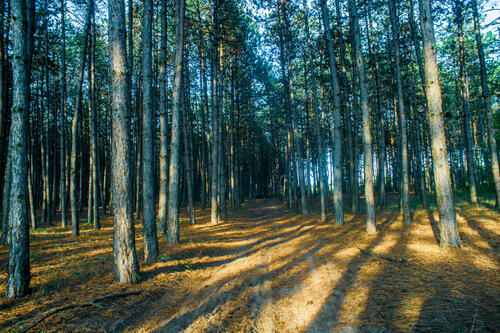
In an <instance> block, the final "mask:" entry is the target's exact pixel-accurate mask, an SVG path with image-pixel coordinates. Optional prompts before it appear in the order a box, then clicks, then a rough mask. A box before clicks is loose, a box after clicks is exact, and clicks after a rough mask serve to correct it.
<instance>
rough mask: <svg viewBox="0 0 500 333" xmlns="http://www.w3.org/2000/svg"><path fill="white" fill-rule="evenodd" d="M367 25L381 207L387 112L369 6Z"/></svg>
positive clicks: (383, 184)
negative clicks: (383, 98)
mask: <svg viewBox="0 0 500 333" xmlns="http://www.w3.org/2000/svg"><path fill="white" fill-rule="evenodd" d="M367 21H368V22H367V25H368V26H369V27H370V32H368V33H367V35H368V50H369V53H370V58H373V61H374V62H375V75H374V79H375V90H376V96H377V122H378V126H377V129H378V130H377V135H378V140H377V158H378V161H377V163H378V196H379V197H378V205H379V206H380V207H384V206H385V200H386V198H385V178H386V171H385V158H386V151H385V150H386V143H385V113H384V110H383V108H382V84H381V82H380V81H381V73H380V62H379V56H378V50H377V49H376V44H377V43H376V41H375V36H373V38H370V36H371V35H372V34H373V28H372V22H371V15H370V9H369V8H368V10H367Z"/></svg>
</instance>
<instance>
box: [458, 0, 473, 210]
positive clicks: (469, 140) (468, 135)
mask: <svg viewBox="0 0 500 333" xmlns="http://www.w3.org/2000/svg"><path fill="white" fill-rule="evenodd" d="M462 7H463V3H462V0H455V8H454V10H455V15H456V23H457V38H458V57H459V59H458V63H459V67H460V91H461V95H462V96H461V97H462V111H463V117H464V131H465V152H466V156H467V172H468V176H469V177H468V179H469V191H470V201H471V202H472V203H477V183H476V179H477V178H476V177H477V175H476V162H475V158H474V139H473V136H472V115H471V110H470V97H469V79H468V77H467V68H466V65H465V46H464V34H463V21H464V18H463V13H462V9H463V8H462Z"/></svg>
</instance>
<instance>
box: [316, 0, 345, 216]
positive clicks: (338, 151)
mask: <svg viewBox="0 0 500 333" xmlns="http://www.w3.org/2000/svg"><path fill="white" fill-rule="evenodd" d="M320 5H321V16H322V20H323V26H324V30H325V35H326V41H327V47H328V57H329V65H330V80H331V84H332V89H333V124H334V125H333V126H334V133H333V135H334V140H333V141H334V144H333V145H334V148H333V155H334V156H333V170H334V171H333V187H334V192H333V200H334V203H335V223H336V224H344V208H343V198H342V195H343V191H342V165H343V162H342V133H341V126H342V124H341V116H340V88H339V80H338V77H337V69H336V68H335V52H334V49H333V38H332V31H331V25H330V14H329V13H328V8H327V7H326V0H321V1H320Z"/></svg>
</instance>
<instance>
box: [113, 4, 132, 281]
mask: <svg viewBox="0 0 500 333" xmlns="http://www.w3.org/2000/svg"><path fill="white" fill-rule="evenodd" d="M108 14H109V44H110V66H111V118H112V119H113V121H112V130H113V134H112V143H111V151H112V153H111V177H112V194H111V196H112V206H113V223H114V237H113V256H114V266H115V279H116V280H117V281H119V282H126V283H136V282H138V281H139V278H140V276H139V264H138V262H137V254H136V251H135V230H134V216H133V207H132V200H131V199H132V197H131V195H132V193H131V188H132V187H131V177H130V146H129V142H130V140H129V135H130V132H129V131H130V126H129V122H130V119H129V114H128V97H127V96H128V94H130V91H129V90H128V87H127V83H128V82H127V81H128V80H127V68H128V67H127V49H126V30H125V4H124V1H123V0H110V1H109V2H108Z"/></svg>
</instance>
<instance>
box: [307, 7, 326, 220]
mask: <svg viewBox="0 0 500 333" xmlns="http://www.w3.org/2000/svg"><path fill="white" fill-rule="evenodd" d="M304 11H305V21H304V24H305V29H306V38H307V56H308V58H309V59H308V60H309V61H308V66H309V72H310V75H311V78H310V83H311V84H310V87H311V90H312V107H313V113H314V129H315V131H316V141H317V145H318V147H317V148H318V165H319V193H320V203H321V217H320V219H321V221H322V222H326V220H327V217H326V210H327V208H326V196H327V193H326V180H325V177H326V170H325V164H326V161H325V152H324V149H323V135H322V134H323V133H322V128H321V113H320V110H319V103H318V87H317V82H316V72H315V68H314V64H313V61H314V54H313V49H312V45H311V33H310V31H309V11H308V8H307V1H306V0H304Z"/></svg>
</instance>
